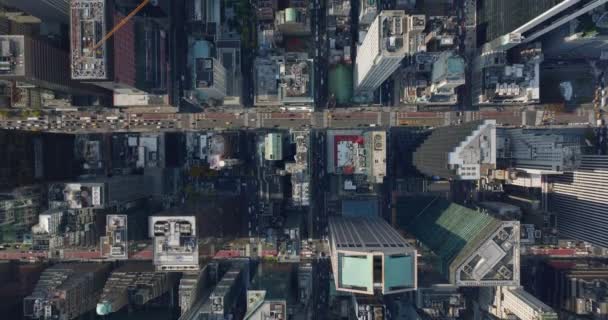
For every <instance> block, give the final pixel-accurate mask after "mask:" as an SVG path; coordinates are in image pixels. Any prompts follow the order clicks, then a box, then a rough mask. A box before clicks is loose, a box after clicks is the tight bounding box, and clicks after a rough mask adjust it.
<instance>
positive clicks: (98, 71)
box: [70, 0, 108, 80]
mask: <svg viewBox="0 0 608 320" xmlns="http://www.w3.org/2000/svg"><path fill="white" fill-rule="evenodd" d="M105 2H106V1H105V0H75V1H72V2H71V9H70V18H71V24H70V38H71V45H70V47H71V50H72V51H71V58H72V79H100V80H105V79H107V78H108V59H107V53H106V50H107V49H106V44H105V43H104V44H102V45H101V46H100V47H99V48H98V49H97V50H95V51H91V50H90V48H91V47H92V46H94V45H95V44H96V43H98V42H99V41H100V40H101V39H102V38H103V36H104V34H105V32H106V30H107V26H106V23H107V22H106V3H105Z"/></svg>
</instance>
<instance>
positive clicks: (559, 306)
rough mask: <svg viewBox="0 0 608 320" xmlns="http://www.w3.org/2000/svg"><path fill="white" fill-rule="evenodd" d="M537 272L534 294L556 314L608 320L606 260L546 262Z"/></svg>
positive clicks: (607, 273) (541, 264)
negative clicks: (562, 313)
mask: <svg viewBox="0 0 608 320" xmlns="http://www.w3.org/2000/svg"><path fill="white" fill-rule="evenodd" d="M536 270H537V271H536V273H535V274H534V276H535V277H536V279H537V280H536V281H535V282H536V285H535V287H534V290H535V291H534V293H535V295H536V296H537V297H539V298H540V299H541V300H542V301H544V302H545V303H547V304H548V305H550V306H551V307H553V308H554V309H555V310H561V311H565V312H567V313H568V314H572V315H574V316H576V318H577V319H584V318H587V319H589V318H591V319H604V318H606V317H607V316H608V301H606V287H607V286H608V265H606V263H605V262H604V261H602V259H584V260H583V259H559V260H557V259H550V260H543V261H542V262H541V263H540V265H539V266H538V268H537V269H536Z"/></svg>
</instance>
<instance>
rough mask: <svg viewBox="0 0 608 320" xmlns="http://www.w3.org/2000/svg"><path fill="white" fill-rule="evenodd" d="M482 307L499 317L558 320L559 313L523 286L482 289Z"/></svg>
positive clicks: (522, 319) (523, 319) (526, 319)
mask: <svg viewBox="0 0 608 320" xmlns="http://www.w3.org/2000/svg"><path fill="white" fill-rule="evenodd" d="M479 296H480V299H479V300H484V301H483V303H482V301H479V302H480V304H481V305H482V307H483V308H484V309H485V307H486V306H487V311H489V312H490V313H491V314H492V315H494V316H495V317H497V318H499V319H512V318H513V317H516V319H519V320H557V313H556V312H555V311H554V310H553V309H552V308H551V307H549V306H548V305H546V304H545V303H543V302H542V301H540V300H539V299H538V298H536V297H535V296H533V295H532V294H530V293H529V292H527V291H526V290H524V288H522V287H507V286H498V287H488V288H483V289H482V290H481V291H480V294H479Z"/></svg>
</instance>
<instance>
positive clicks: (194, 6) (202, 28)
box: [186, 0, 222, 41]
mask: <svg viewBox="0 0 608 320" xmlns="http://www.w3.org/2000/svg"><path fill="white" fill-rule="evenodd" d="M221 10H222V8H221V3H220V2H217V1H208V0H186V23H187V24H188V26H189V27H190V30H192V33H193V35H195V36H197V37H199V38H203V39H206V40H209V41H213V40H216V39H219V38H220V37H221V31H222V28H221V21H220V20H221V17H222V15H221Z"/></svg>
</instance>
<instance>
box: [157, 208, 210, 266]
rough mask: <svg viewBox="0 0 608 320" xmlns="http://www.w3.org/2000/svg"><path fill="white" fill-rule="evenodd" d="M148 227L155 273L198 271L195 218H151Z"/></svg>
mask: <svg viewBox="0 0 608 320" xmlns="http://www.w3.org/2000/svg"><path fill="white" fill-rule="evenodd" d="M148 227H149V234H150V237H151V238H153V239H154V260H153V261H154V266H155V267H156V270H157V271H193V270H194V271H195V270H198V268H199V262H198V234H197V231H196V217H194V216H151V217H149V225H148Z"/></svg>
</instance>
